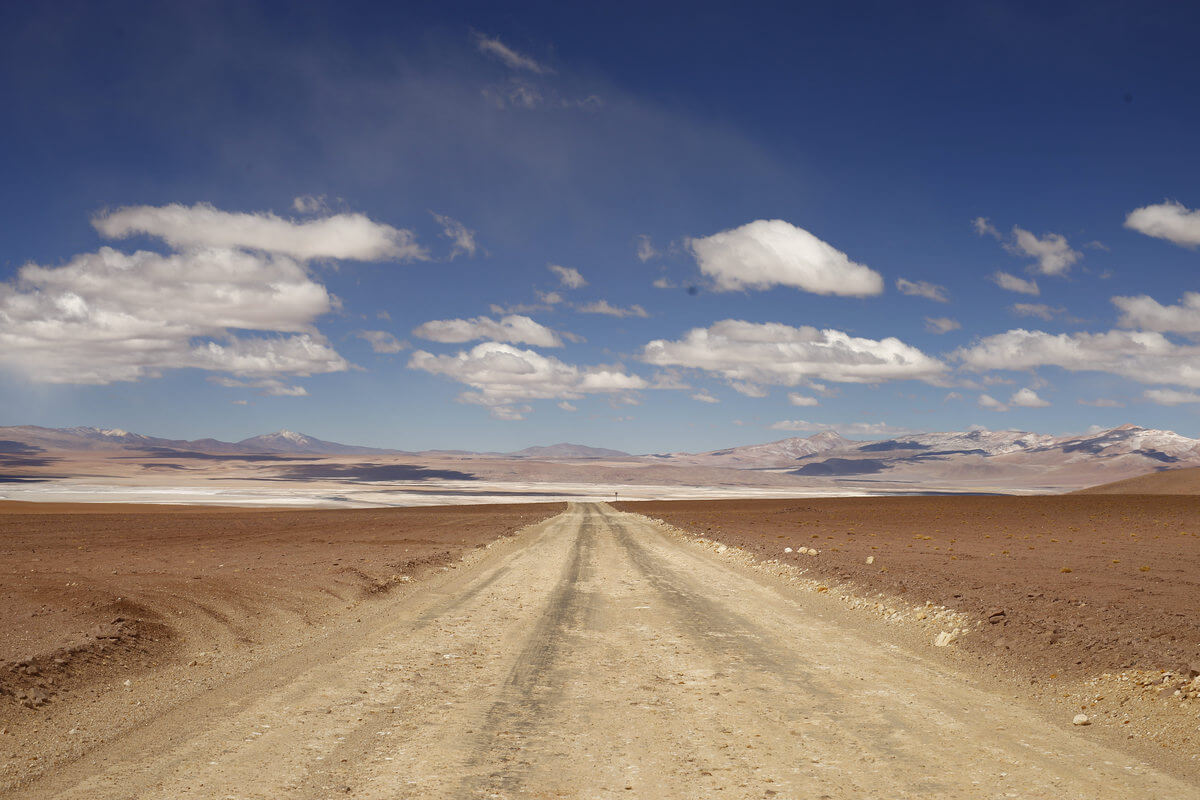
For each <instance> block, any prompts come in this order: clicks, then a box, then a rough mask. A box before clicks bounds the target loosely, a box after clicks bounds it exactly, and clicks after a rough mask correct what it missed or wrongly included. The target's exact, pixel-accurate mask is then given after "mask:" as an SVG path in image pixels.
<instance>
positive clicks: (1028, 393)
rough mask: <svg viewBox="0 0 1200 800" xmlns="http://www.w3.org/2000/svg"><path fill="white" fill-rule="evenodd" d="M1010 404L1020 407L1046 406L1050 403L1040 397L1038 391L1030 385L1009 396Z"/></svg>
mask: <svg viewBox="0 0 1200 800" xmlns="http://www.w3.org/2000/svg"><path fill="white" fill-rule="evenodd" d="M1008 404H1009V405H1013V406H1018V407H1020V408H1045V407H1046V406H1048V405H1050V403H1048V402H1047V401H1045V400H1043V399H1042V398H1040V397H1038V393H1037V392H1035V391H1034V390H1033V389H1030V388H1029V387H1028V386H1027V387H1025V388H1024V389H1019V390H1017V391H1016V392H1015V393H1013V396H1012V397H1010V398H1008Z"/></svg>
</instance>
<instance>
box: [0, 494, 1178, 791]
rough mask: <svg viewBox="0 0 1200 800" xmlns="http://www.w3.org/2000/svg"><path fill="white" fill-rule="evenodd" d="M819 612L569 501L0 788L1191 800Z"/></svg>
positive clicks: (603, 508) (1131, 764)
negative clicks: (306, 638) (295, 643)
mask: <svg viewBox="0 0 1200 800" xmlns="http://www.w3.org/2000/svg"><path fill="white" fill-rule="evenodd" d="M828 612H829V603H828V601H827V600H826V599H825V598H823V597H821V596H819V595H804V594H801V593H794V594H793V593H789V592H784V591H782V590H780V589H779V588H777V587H775V586H773V585H771V584H768V583H766V582H765V581H763V580H761V579H759V578H756V577H755V576H754V575H753V574H750V573H748V572H746V571H739V570H735V569H732V568H731V567H730V566H729V565H727V564H726V563H723V562H722V561H721V560H720V559H718V558H717V557H715V556H714V555H713V554H711V553H709V552H707V551H704V550H701V549H700V548H697V547H694V546H692V545H690V544H688V543H687V542H685V541H683V540H681V539H678V538H674V537H669V536H666V535H664V534H663V533H662V532H661V530H660V529H659V528H658V527H657V526H655V525H654V524H652V523H651V522H650V520H648V519H647V518H645V517H641V516H638V515H636V514H629V513H621V512H617V511H615V510H613V509H612V508H611V507H609V506H607V505H605V504H602V503H595V504H592V503H587V504H572V505H571V506H570V507H569V508H568V510H567V511H566V512H564V513H562V514H560V515H558V516H556V517H554V518H552V519H550V520H547V521H545V522H541V523H538V524H537V525H533V526H531V527H529V528H527V529H525V530H524V531H523V532H521V533H520V534H519V535H518V536H516V537H515V538H513V539H511V540H507V541H504V542H502V543H500V544H497V545H496V546H494V547H492V548H490V549H489V551H488V552H487V554H486V555H485V556H484V557H482V558H480V559H478V560H476V561H474V562H473V563H471V564H469V565H468V566H465V567H463V568H460V569H458V570H455V571H453V572H450V573H448V574H447V575H446V576H445V577H444V578H443V579H441V580H437V581H433V582H431V583H430V585H429V586H428V587H427V588H425V589H423V590H421V591H417V592H415V593H413V594H410V595H407V596H404V597H397V598H385V599H382V600H380V601H379V602H378V603H376V604H373V605H372V606H371V607H370V608H369V609H365V610H363V612H362V614H361V615H360V616H359V617H358V618H357V619H356V621H354V622H352V623H349V624H347V625H345V626H344V627H343V628H341V629H340V630H337V631H335V632H334V633H332V634H331V635H329V636H327V637H325V638H323V639H320V640H318V641H314V642H312V643H311V644H309V645H306V646H303V647H299V648H297V649H296V650H295V651H293V652H289V653H287V654H285V655H283V656H281V657H280V658H278V659H275V660H273V661H268V662H266V663H264V664H262V665H260V666H259V667H256V668H255V669H253V670H251V671H249V672H248V673H246V674H243V675H241V676H238V677H237V678H236V679H231V680H229V681H227V682H225V683H220V684H217V685H216V686H214V688H213V689H212V690H211V691H207V692H204V693H201V694H199V695H198V696H196V697H193V698H191V699H189V700H187V701H185V702H182V703H180V704H178V705H177V706H175V707H174V708H173V709H172V710H171V711H169V712H168V713H166V714H163V715H162V716H160V717H158V718H157V719H154V720H152V721H151V722H149V723H148V724H146V725H144V726H142V727H141V728H140V729H138V730H137V731H135V732H133V733H130V734H127V735H125V736H123V737H121V738H118V739H116V740H113V741H110V742H108V743H107V744H104V745H102V746H100V747H98V748H96V749H94V750H92V751H91V752H90V753H88V754H86V755H84V756H83V757H81V758H79V759H77V760H75V761H73V762H71V763H68V764H65V765H61V766H59V767H58V768H56V769H53V770H50V771H49V772H47V773H46V774H45V775H43V776H42V777H41V778H40V779H38V780H37V781H36V782H34V783H31V784H28V785H25V786H21V787H17V788H13V789H10V790H9V791H8V792H7V793H5V794H4V795H3V796H4V797H12V798H16V797H20V798H29V799H30V800H34V799H35V798H72V799H74V798H78V799H79V800H82V799H83V798H87V799H88V800H107V799H109V798H162V799H163V800H167V799H168V798H170V799H171V800H175V799H176V798H220V799H221V800H224V799H225V798H239V800H240V799H242V798H272V799H274V798H300V799H302V800H316V799H317V798H329V797H356V798H396V797H414V798H426V797H428V798H583V797H586V798H611V797H622V798H630V797H637V798H664V799H668V798H672V799H673V798H679V800H684V799H685V798H696V797H727V798H766V797H774V798H829V799H830V800H834V799H838V800H840V799H841V798H864V797H880V798H882V797H887V798H932V797H937V798H964V799H966V798H970V799H971V800H976V799H977V798H993V797H995V798H1003V797H1019V798H1026V799H1029V798H1054V799H1055V800H1065V799H1068V798H1088V800H1107V799H1109V798H1111V799H1112V800H1117V799H1118V798H1119V799H1120V800H1134V799H1136V798H1176V797H1178V798H1183V797H1194V796H1200V787H1198V786H1197V785H1195V784H1192V783H1188V782H1186V781H1184V780H1181V779H1180V778H1177V777H1173V776H1171V775H1168V774H1166V773H1163V772H1160V771H1158V770H1156V769H1155V768H1154V767H1152V766H1150V765H1147V764H1144V763H1140V762H1138V761H1137V760H1136V759H1133V758H1132V757H1131V756H1129V755H1127V754H1124V753H1122V752H1119V751H1116V750H1114V749H1111V748H1110V747H1108V746H1106V745H1105V744H1103V743H1101V742H1098V741H1096V739H1095V738H1094V737H1092V736H1090V735H1089V732H1088V731H1086V730H1081V729H1078V728H1071V727H1070V726H1067V725H1056V724H1053V723H1051V722H1049V721H1047V720H1046V719H1044V718H1042V717H1040V716H1039V715H1037V714H1036V713H1034V712H1032V711H1030V710H1028V709H1026V708H1024V707H1022V706H1021V705H1019V704H1017V703H1014V702H1013V700H1012V698H1011V697H1008V696H1003V695H999V694H994V693H991V692H989V691H988V690H987V689H985V688H983V687H981V686H980V685H978V684H977V683H976V682H975V681H973V680H971V679H970V676H964V675H961V674H958V673H956V672H954V671H953V670H952V669H951V668H949V667H947V666H944V665H942V664H939V663H936V662H934V661H931V660H929V659H926V658H923V657H921V656H920V655H917V654H913V653H910V652H907V651H905V650H902V649H900V648H898V647H896V646H894V645H890V644H888V643H885V642H882V641H878V640H873V639H871V638H870V637H869V636H868V635H866V634H864V633H862V632H859V631H856V630H854V629H852V628H848V627H846V626H844V625H840V624H838V622H837V621H836V619H835V618H834V616H835V615H832V614H829V613H828Z"/></svg>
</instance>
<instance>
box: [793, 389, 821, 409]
mask: <svg viewBox="0 0 1200 800" xmlns="http://www.w3.org/2000/svg"><path fill="white" fill-rule="evenodd" d="M787 397H788V402H789V403H791V404H792V405H794V406H819V405H821V401H820V400H818V399H817V398H815V397H809V396H808V395H804V394H800V393H798V392H788V396H787Z"/></svg>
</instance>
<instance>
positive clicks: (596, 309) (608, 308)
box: [575, 300, 650, 318]
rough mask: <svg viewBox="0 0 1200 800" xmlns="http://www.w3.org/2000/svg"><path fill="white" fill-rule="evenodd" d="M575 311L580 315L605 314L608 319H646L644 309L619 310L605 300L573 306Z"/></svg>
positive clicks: (634, 307)
mask: <svg viewBox="0 0 1200 800" xmlns="http://www.w3.org/2000/svg"><path fill="white" fill-rule="evenodd" d="M575 310H576V311H578V312H580V313H582V314H606V315H608V316H610V317H622V318H623V317H648V316H650V315H649V314H647V313H646V309H644V308H642V307H641V306H639V305H632V306H630V307H629V308H620V307H618V306H614V305H611V304H610V303H609V302H608V301H607V300H597V301H595V302H594V303H585V304H583V305H577V306H575Z"/></svg>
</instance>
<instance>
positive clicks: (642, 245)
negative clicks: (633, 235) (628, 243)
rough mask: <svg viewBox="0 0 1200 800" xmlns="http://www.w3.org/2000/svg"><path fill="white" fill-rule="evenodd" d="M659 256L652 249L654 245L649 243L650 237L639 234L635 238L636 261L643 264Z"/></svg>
mask: <svg viewBox="0 0 1200 800" xmlns="http://www.w3.org/2000/svg"><path fill="white" fill-rule="evenodd" d="M660 255H661V253H659V252H658V251H657V250H655V249H654V243H653V242H652V241H650V237H649V236H647V235H646V234H644V233H643V234H641V235H640V236H638V237H637V257H638V261H641V262H642V263H643V264H645V263H646V262H647V261H649V260H650V259H652V258H658V257H659V256H660Z"/></svg>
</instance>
